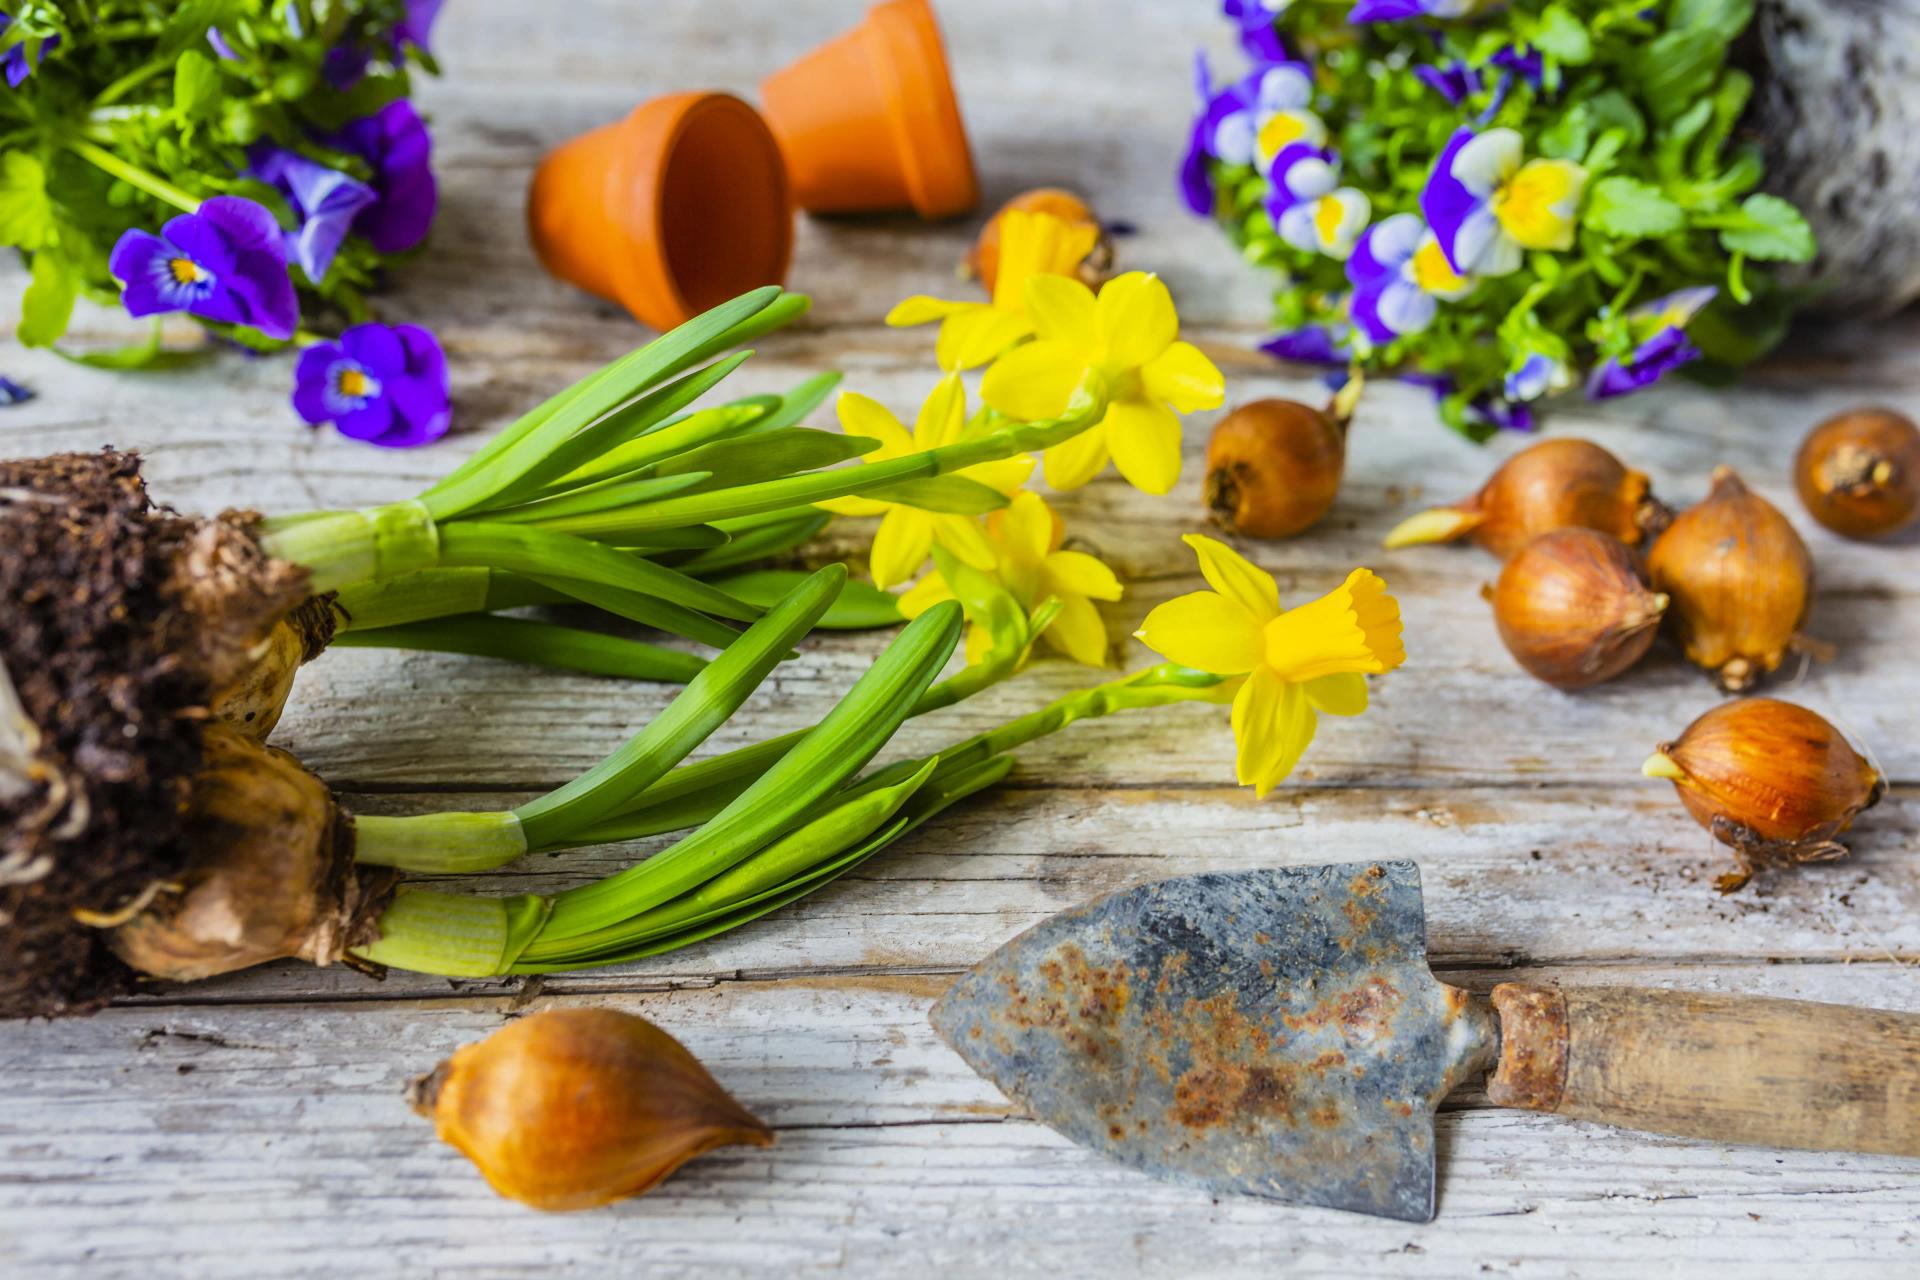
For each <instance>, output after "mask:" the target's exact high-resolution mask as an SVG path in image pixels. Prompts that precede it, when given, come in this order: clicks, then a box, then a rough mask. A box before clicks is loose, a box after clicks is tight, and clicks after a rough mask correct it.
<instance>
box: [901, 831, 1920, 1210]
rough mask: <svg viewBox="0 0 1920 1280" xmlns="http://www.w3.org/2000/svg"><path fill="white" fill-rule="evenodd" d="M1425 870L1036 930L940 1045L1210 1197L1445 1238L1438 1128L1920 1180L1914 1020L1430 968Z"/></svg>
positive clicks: (1383, 870) (1152, 895)
mask: <svg viewBox="0 0 1920 1280" xmlns="http://www.w3.org/2000/svg"><path fill="white" fill-rule="evenodd" d="M1426 949H1427V943H1426V916H1425V912H1424V909H1423V905H1422V901H1421V896H1420V873H1419V869H1418V868H1416V867H1415V866H1414V864H1413V863H1411V862H1372V863H1347V864H1342V865H1336V866H1313V867H1283V868H1275V869H1272V870H1263V871H1247V872H1237V873H1233V874H1222V875H1199V876H1188V877H1185V878H1182V879H1178V880H1163V881H1159V882H1157V883H1153V884H1144V885H1139V886H1137V887H1135V888H1132V889H1127V890H1123V891H1121V892H1119V893H1115V894H1112V895H1111V896H1108V897H1106V898H1102V899H1099V900H1098V901H1095V902H1093V903H1090V904H1088V905H1086V906H1083V907H1079V908H1076V909H1074V910H1072V911H1067V912H1063V913H1061V914H1060V915H1057V916H1053V917H1051V918H1050V919H1047V920H1044V921H1042V922H1041V923H1040V924H1038V925H1036V926H1035V927H1034V928H1032V929H1030V930H1028V931H1027V932H1026V933H1024V934H1021V935H1020V936H1019V937H1017V938H1015V939H1014V940H1013V941H1012V942H1009V943H1008V944H1007V945H1006V946H1004V947H1002V948H1000V950H999V951H997V952H995V953H994V954H993V955H991V956H989V957H988V958H987V959H986V960H985V961H984V962H983V963H982V964H980V966H979V967H978V968H976V969H974V970H973V971H972V972H970V973H968V974H967V975H966V976H965V977H963V978H961V979H960V981H959V982H957V983H955V984H954V986H953V988H952V990H950V991H948V992H947V994H946V995H945V996H944V997H942V998H941V1000H940V1001H939V1003H938V1004H936V1005H935V1006H934V1009H933V1025H934V1027H935V1028H936V1029H937V1030H938V1031H939V1032H940V1034H941V1035H942V1036H944V1037H945V1038H946V1040H947V1042H948V1043H949V1044H951V1045H952V1046H953V1047H954V1048H955V1049H956V1050H958V1051H959V1053H960V1055H961V1057H963V1058H965V1059H966V1060H967V1062H968V1063H969V1064H970V1065H971V1066H972V1067H973V1068H974V1070H976V1071H978V1072H980V1074H982V1075H984V1076H986V1077H987V1078H988V1079H989V1080H992V1081H993V1082H994V1083H995V1084H997V1085H999V1086H1000V1088H1001V1089H1002V1090H1003V1091H1005V1092H1006V1093H1007V1095H1008V1096H1009V1097H1011V1098H1013V1099H1014V1100H1015V1101H1016V1102H1018V1103H1020V1104H1021V1105H1022V1106H1024V1107H1025V1108H1026V1109H1027V1110H1028V1111H1029V1112H1031V1113H1032V1115H1033V1116H1034V1118H1036V1119H1038V1120H1040V1121H1042V1122H1043V1123H1045V1124H1047V1125H1049V1126H1051V1127H1052V1128H1054V1129H1057V1130H1059V1131H1060V1132H1061V1133H1063V1134H1065V1135H1066V1136H1067V1137H1069V1138H1072V1139H1073V1140H1074V1141H1076V1142H1079V1143H1082V1144H1084V1145H1086V1146H1090V1147H1093V1148H1095V1149H1097V1150H1099V1151H1103V1152H1105V1153H1106V1154H1107V1155H1109V1156H1111V1157H1113V1158H1114V1159H1116V1160H1119V1161H1121V1162H1123V1163H1125V1164H1128V1165H1131V1166H1133V1167H1134V1168H1136V1169H1139V1170H1141V1171H1143V1172H1145V1173H1150V1174H1153V1175H1154V1176H1156V1177H1161V1178H1167V1179H1171V1180H1173V1181H1177V1182H1184V1183H1190V1184H1195V1185H1198V1186H1201V1187H1204V1188H1206V1189H1208V1190H1210V1191H1237V1192H1245V1193H1248V1194H1252V1195H1258V1196H1266V1197H1270V1198H1272V1199H1275V1200H1282V1201H1286V1202H1288V1203H1291V1204H1307V1205H1325V1206H1328V1207H1331V1208H1336V1209H1352V1210H1357V1211H1359V1212H1361V1213H1371V1214H1378V1215H1380V1216H1382V1217H1388V1218H1399V1219H1403V1220H1406V1221H1410V1222H1425V1221H1427V1220H1429V1219H1431V1218H1432V1217H1433V1213H1434V1154H1433V1127H1434V1121H1433V1117H1434V1111H1435V1109H1436V1108H1437V1107H1438V1106H1439V1105H1440V1102H1441V1100H1442V1099H1444V1098H1445V1097H1446V1096H1447V1095H1448V1094H1449V1093H1451V1092H1452V1091H1453V1090H1454V1088H1455V1087H1456V1086H1458V1085H1460V1084H1462V1083H1464V1082H1466V1081H1468V1080H1470V1079H1472V1078H1474V1077H1476V1076H1479V1075H1481V1074H1482V1073H1483V1072H1486V1071H1487V1070H1488V1069H1489V1068H1491V1069H1492V1074H1491V1075H1490V1076H1489V1077H1488V1079H1487V1081H1486V1090H1487V1096H1488V1098H1490V1099H1491V1100H1492V1101H1493V1102H1494V1103H1495V1104H1497V1105H1500V1106H1509V1107H1523V1108H1527V1109H1530V1110H1534V1111H1550V1112H1556V1113H1558V1114H1560V1115H1563V1116H1571V1117H1576V1118H1579V1119H1583V1120H1597V1121H1602V1122H1605V1123H1609V1124H1617V1125H1625V1126H1628V1127H1631V1128H1636V1129H1644V1130H1650V1131H1653V1132H1657V1133H1669V1134H1677V1135H1682V1136H1687V1137H1695V1138H1705V1139H1709V1140H1713V1141H1718V1142H1728V1143H1757V1144H1763V1145H1768V1146H1777V1147H1806V1148H1812V1149H1816V1150H1844V1151H1870V1152H1883V1153H1891V1154H1895V1155H1908V1156H1916V1155H1920V1015H1916V1014H1903V1013H1891V1012H1884V1011H1880V1010H1874V1009H1855V1008H1848V1007H1845V1006H1841V1005H1831V1004H1812V1003H1808V1002H1804V1001H1796V1000H1773V999H1765V998H1760V997H1741V996H1725V995H1710V994H1704V993H1695V992H1683V991H1664V990H1656V989H1647V988H1628V987H1568V988H1565V989H1557V988H1553V987H1545V986H1535V985H1531V984H1522V983H1507V984H1505V985H1502V986H1498V987H1495V988H1494V990H1493V994H1492V1002H1491V1004H1487V1003H1483V1002H1482V1001H1480V1000H1478V999H1476V998H1475V997H1473V996H1471V995H1470V994H1468V993H1467V992H1466V991H1464V990H1461V989H1460V988H1458V987H1450V986H1447V985H1446V984H1444V983H1442V982H1440V981H1438V980H1436V979H1435V978H1434V976H1433V974H1432V973H1431V972H1430V971H1429V970H1428V968H1427V954H1426Z"/></svg>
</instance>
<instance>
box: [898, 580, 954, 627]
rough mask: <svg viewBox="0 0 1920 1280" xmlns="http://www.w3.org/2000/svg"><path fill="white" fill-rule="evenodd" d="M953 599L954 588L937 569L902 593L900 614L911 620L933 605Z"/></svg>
mask: <svg viewBox="0 0 1920 1280" xmlns="http://www.w3.org/2000/svg"><path fill="white" fill-rule="evenodd" d="M952 599H954V594H953V588H952V587H950V586H948V585H947V580H946V579H945V578H943V577H941V576H940V571H939V570H937V569H936V570H934V571H933V572H932V573H929V574H928V575H927V576H926V577H924V578H922V579H920V581H918V582H916V583H914V584H913V585H912V586H911V587H908V588H907V589H906V590H905V591H903V592H901V593H900V616H901V617H903V618H905V619H907V620H908V621H909V622H911V621H912V620H913V619H915V618H917V617H919V616H920V615H921V614H923V613H925V612H926V611H927V610H929V609H931V608H933V606H935V605H937V604H941V603H943V602H945V601H948V600H952Z"/></svg>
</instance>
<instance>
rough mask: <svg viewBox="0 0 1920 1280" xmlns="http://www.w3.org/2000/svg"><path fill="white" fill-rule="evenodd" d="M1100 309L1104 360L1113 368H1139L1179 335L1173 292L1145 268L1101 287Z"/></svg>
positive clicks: (1178, 319)
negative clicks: (1169, 291)
mask: <svg viewBox="0 0 1920 1280" xmlns="http://www.w3.org/2000/svg"><path fill="white" fill-rule="evenodd" d="M1098 310H1099V323H1100V337H1101V338H1102V340H1103V341H1104V342H1105V352H1106V354H1105V356H1104V357H1103V359H1102V361H1101V363H1103V364H1105V365H1107V366H1108V367H1110V368H1119V369H1137V368H1139V367H1140V366H1141V365H1143V364H1145V363H1147V361H1149V360H1152V359H1153V358H1154V357H1156V356H1158V355H1159V354H1160V353H1161V352H1163V351H1165V350H1166V349H1167V347H1168V346H1169V345H1171V344H1172V342H1173V340H1174V339H1175V338H1177V337H1179V336H1180V317H1179V316H1178V315H1177V314H1175V312H1174V309H1173V295H1172V294H1170V293H1168V292H1167V286H1166V283H1165V282H1164V281H1162V280H1161V279H1160V277H1159V276H1156V275H1152V274H1150V273H1148V272H1145V271H1129V272H1127V273H1126V274H1125V275H1120V276H1115V277H1114V278H1113V279H1111V280H1109V281H1107V283H1106V284H1105V285H1103V286H1101V289H1100V299H1099V303H1098Z"/></svg>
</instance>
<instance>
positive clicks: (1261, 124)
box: [1180, 54, 1326, 217]
mask: <svg viewBox="0 0 1920 1280" xmlns="http://www.w3.org/2000/svg"><path fill="white" fill-rule="evenodd" d="M1194 88H1195V89H1196V90H1197V91H1198V93H1199V96H1200V115H1199V116H1198V118H1196V119H1195V120H1194V122H1193V129H1192V131H1191V132H1190V133H1189V134H1188V136H1187V153H1186V157H1185V158H1184V160H1182V162H1181V165H1180V192H1181V195H1182V196H1183V197H1184V198H1185V199H1186V202H1187V207H1188V208H1189V209H1191V210H1193V211H1194V212H1195V213H1197V214H1200V215H1201V216H1202V217H1205V216H1208V215H1210V214H1211V213H1212V212H1213V200H1214V194H1213V175H1212V174H1211V173H1210V172H1209V171H1208V167H1207V162H1208V161H1209V160H1219V161H1220V162H1222V163H1223V164H1235V165H1239V164H1254V163H1256V162H1258V161H1260V159H1261V156H1262V154H1263V153H1264V154H1265V156H1266V158H1267V159H1271V158H1272V155H1273V153H1275V152H1277V151H1279V150H1280V149H1281V147H1282V146H1284V145H1285V141H1292V140H1293V139H1295V138H1299V137H1305V138H1308V140H1310V141H1313V142H1315V143H1318V142H1321V141H1324V140H1325V137H1326V130H1325V128H1324V127H1323V126H1321V125H1320V121H1319V119H1318V118H1317V117H1315V116H1314V115H1313V113H1312V112H1309V111H1305V110H1303V109H1302V108H1304V106H1305V104H1306V101H1307V99H1308V98H1309V97H1310V96H1311V95H1312V92H1313V79H1312V72H1311V71H1310V70H1309V69H1308V67H1307V66H1306V64H1305V63H1299V62H1279V63H1274V64H1272V65H1270V66H1265V67H1261V68H1258V69H1256V70H1254V71H1253V72H1251V73H1249V74H1248V75H1245V76H1242V77H1241V78H1240V79H1239V80H1237V81H1235V82H1234V83H1233V84H1230V85H1228V86H1227V87H1226V88H1224V89H1221V90H1219V91H1218V92H1215V91H1214V88H1213V79H1212V76H1211V75H1210V74H1209V73H1208V71H1207V62H1206V55H1204V54H1201V55H1197V56H1196V58H1195V60H1194ZM1263 133H1265V134H1266V135H1267V136H1266V138H1265V141H1267V142H1270V143H1272V145H1271V146H1269V147H1264V148H1263V146H1262V142H1263V137H1262V135H1263ZM1282 139H1284V140H1285V141H1281V140H1282Z"/></svg>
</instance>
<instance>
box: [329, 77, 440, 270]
mask: <svg viewBox="0 0 1920 1280" xmlns="http://www.w3.org/2000/svg"><path fill="white" fill-rule="evenodd" d="M334 141H335V145H336V146H338V147H339V148H340V149H341V150H343V151H349V152H352V153H353V154H355V155H358V156H360V157H362V158H363V159H365V160H366V162H367V163H368V164H369V165H371V166H372V168H373V190H374V194H375V195H376V196H377V197H378V198H377V199H376V200H374V201H373V202H372V203H370V204H369V205H368V206H367V207H366V208H364V209H362V210H361V211H360V213H359V216H358V217H356V218H355V219H354V223H353V230H354V232H355V233H356V234H358V235H363V236H365V237H366V238H367V239H368V240H369V241H371V242H372V243H373V247H374V248H376V249H378V250H379V251H380V252H381V253H401V252H404V251H405V250H408V249H411V248H413V247H414V246H415V245H417V244H419V243H420V242H421V241H422V240H425V239H426V238H427V231H428V229H429V228H430V227H431V226H432V225H433V215H434V212H435V211H436V210H437V209H438V208H439V204H440V189H439V184H438V183H437V182H436V181H435V179H434V176H433V138H432V136H431V135H430V134H428V132H427V126H426V122H425V121H424V120H422V119H421V118H420V113H419V112H418V111H416V110H414V108H413V104H412V103H411V102H408V101H406V100H405V99H402V100H400V101H398V102H389V103H388V104H387V105H386V106H384V107H382V108H380V110H378V111H377V112H375V113H374V114H372V115H370V116H366V117H364V118H363V119H359V120H356V121H354V122H353V123H352V124H350V125H348V126H347V127H346V128H345V129H344V130H342V131H341V133H340V136H339V137H338V138H337V139H335V140H334Z"/></svg>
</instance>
